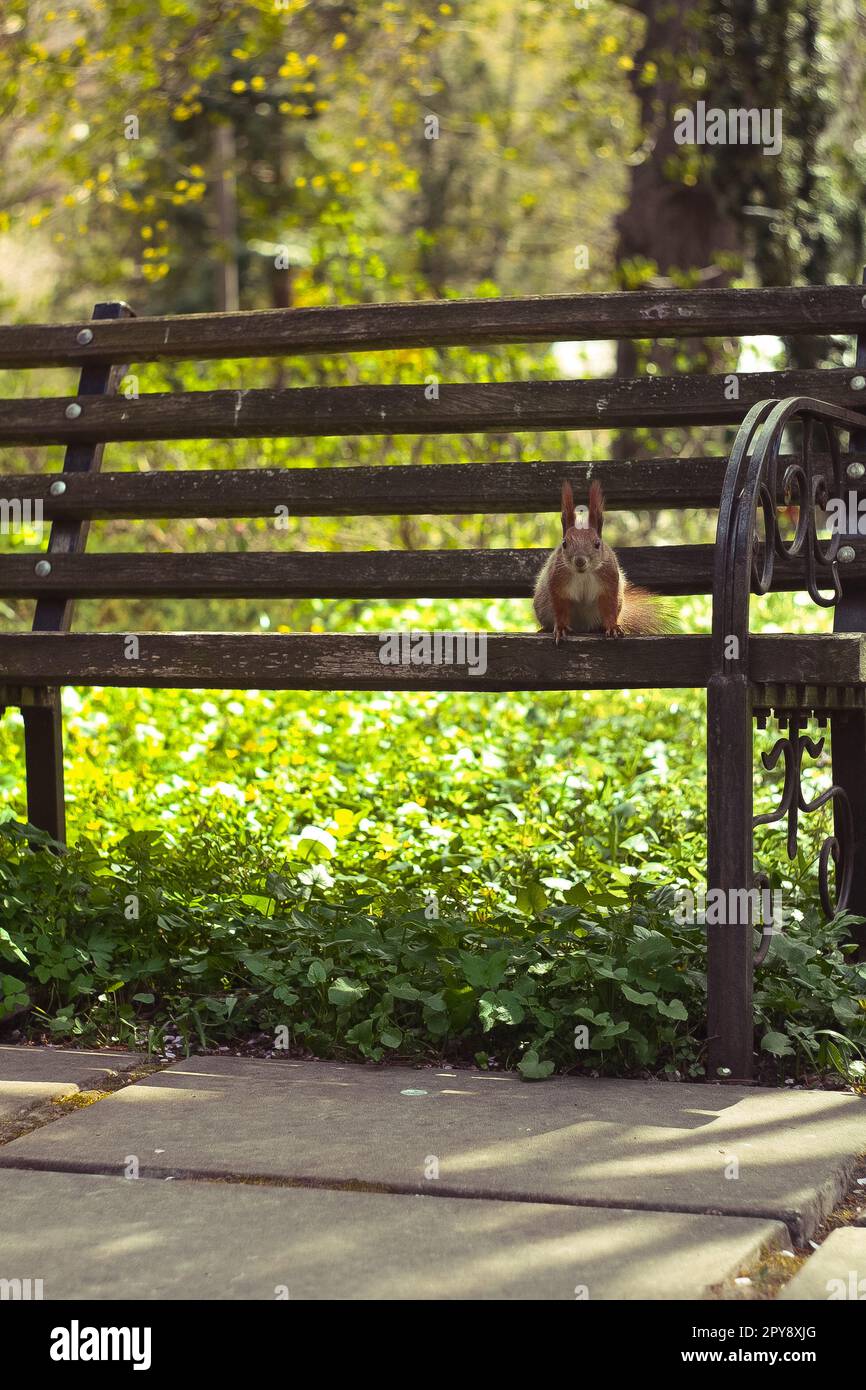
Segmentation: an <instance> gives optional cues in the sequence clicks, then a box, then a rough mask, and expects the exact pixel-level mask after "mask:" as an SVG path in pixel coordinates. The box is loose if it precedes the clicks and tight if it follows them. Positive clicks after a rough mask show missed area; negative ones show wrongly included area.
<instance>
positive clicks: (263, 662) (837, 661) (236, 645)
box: [0, 632, 866, 691]
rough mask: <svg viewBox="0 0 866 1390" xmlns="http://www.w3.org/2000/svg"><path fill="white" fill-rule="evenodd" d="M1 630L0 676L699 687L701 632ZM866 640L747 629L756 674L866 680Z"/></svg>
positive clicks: (151, 681) (279, 686) (704, 668)
mask: <svg viewBox="0 0 866 1390" xmlns="http://www.w3.org/2000/svg"><path fill="white" fill-rule="evenodd" d="M130 635H131V634H124V633H95V634H84V633H13V634H2V635H0V681H2V682H4V683H9V684H14V683H21V684H43V685H44V684H57V685H110V686H125V687H166V688H187V689H220V690H413V689H418V690H424V689H427V690H480V691H483V690H565V689H595V690H607V689H615V690H618V689H637V688H641V689H676V688H678V687H700V686H704V685H706V683H707V680H708V678H709V675H710V670H711V638H710V637H708V636H676V637H643V638H628V637H626V638H620V639H618V640H616V641H609V640H607V639H606V638H604V637H579V638H569V639H567V641H565V642H564V643H562V644H561V645H560V646H559V647H557V646H556V645H555V644H554V642H553V640H552V639H551V637H550V636H549V635H547V634H542V635H531V636H530V635H524V634H518V633H509V634H504V635H503V634H498V635H493V634H491V635H489V636H488V635H487V634H480V635H482V636H486V638H487V640H486V643H485V645H484V647H482V648H480V649H477V650H476V651H475V652H472V651H470V657H472V656H475V655H477V656H478V657H479V658H481V659H482V660H483V664H484V670H483V673H482V670H481V666H480V664H479V663H478V662H477V661H472V663H471V664H472V665H474V666H475V668H476V670H477V674H472V673H471V671H470V670H469V669H468V665H467V663H466V662H465V661H464V662H463V663H462V664H457V663H453V664H447V663H443V664H440V665H431V664H429V663H428V664H424V665H414V664H407V665H386V664H383V663H382V661H381V659H380V656H381V653H382V641H381V640H380V637H379V635H374V634H369V635H368V634H363V635H346V636H343V635H336V634H334V635H332V634H327V635H319V634H315V635H314V634H308V633H287V634H278V635H272V634H270V633H253V634H251V633H223V632H182V633H169V634H166V633H152V632H144V633H140V634H132V635H135V636H136V637H137V640H138V655H137V657H131V656H130V655H129V653H130V651H131V650H134V648H133V647H132V644H131V643H130V640H129V638H130ZM864 646H866V639H864V638H862V637H860V636H859V635H857V634H853V633H832V634H830V633H828V634H821V635H819V636H788V635H780V636H771V637H763V636H759V637H754V638H753V639H752V643H751V645H750V661H751V666H752V675H753V678H754V679H755V680H756V681H761V682H782V681H786V680H787V681H790V680H791V678H792V676H793V677H794V678H795V679H798V680H802V681H804V682H807V683H815V684H822V685H861V684H863V682H864V681H866V649H864Z"/></svg>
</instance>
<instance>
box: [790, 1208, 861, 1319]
mask: <svg viewBox="0 0 866 1390" xmlns="http://www.w3.org/2000/svg"><path fill="white" fill-rule="evenodd" d="M779 1297H780V1298H783V1299H793V1300H796V1299H822V1300H824V1299H826V1300H835V1301H837V1302H844V1301H847V1300H851V1299H853V1300H854V1301H855V1302H861V1301H863V1300H864V1299H866V1231H864V1230H861V1229H860V1228H859V1227H857V1226H850V1227H847V1228H844V1229H841V1230H838V1231H832V1232H831V1233H830V1235H829V1237H828V1238H827V1240H826V1241H825V1242H824V1244H823V1245H822V1246H821V1247H820V1249H819V1250H817V1251H816V1252H815V1254H814V1255H813V1256H812V1258H811V1259H810V1260H807V1261H806V1263H805V1264H804V1265H803V1267H802V1269H801V1270H800V1271H799V1273H798V1274H797V1275H796V1276H795V1277H794V1278H793V1279H792V1280H791V1282H790V1284H789V1285H788V1286H787V1288H785V1289H783V1290H782V1292H781V1294H780V1295H779Z"/></svg>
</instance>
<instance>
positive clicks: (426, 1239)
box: [0, 1170, 784, 1302]
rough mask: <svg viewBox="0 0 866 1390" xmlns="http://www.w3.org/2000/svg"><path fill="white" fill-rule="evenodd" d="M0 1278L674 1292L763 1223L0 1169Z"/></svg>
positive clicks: (60, 1287) (137, 1292)
mask: <svg viewBox="0 0 866 1390" xmlns="http://www.w3.org/2000/svg"><path fill="white" fill-rule="evenodd" d="M0 1210H2V1212H3V1220H2V1233H0V1277H3V1276H5V1277H7V1278H9V1277H12V1276H14V1275H17V1276H18V1277H29V1278H37V1277H39V1278H42V1279H43V1295H44V1297H45V1298H46V1299H58V1298H61V1299H63V1298H71V1299H88V1298H94V1299H113V1298H135V1299H151V1298H152V1299H174V1298H180V1299H233V1298H258V1299H274V1298H280V1297H283V1298H285V1297H289V1298H293V1299H297V1298H301V1299H435V1300H442V1301H447V1300H452V1299H473V1300H475V1299H549V1300H569V1301H572V1302H573V1301H574V1300H575V1299H577V1298H579V1299H591V1300H592V1299H647V1298H651V1299H659V1298H667V1299H686V1298H694V1297H695V1296H696V1295H697V1294H700V1293H702V1292H703V1290H704V1288H705V1287H706V1286H707V1285H708V1284H712V1283H713V1282H714V1281H715V1280H717V1279H718V1278H719V1276H720V1273H722V1274H724V1273H727V1272H729V1271H732V1270H734V1269H736V1268H738V1267H739V1266H740V1265H741V1264H742V1263H743V1262H744V1261H748V1260H749V1259H751V1258H752V1257H753V1256H754V1255H757V1253H758V1252H759V1251H760V1250H761V1249H762V1248H764V1247H766V1246H767V1245H771V1246H772V1245H776V1244H778V1243H779V1241H780V1240H782V1239H783V1237H784V1228H783V1227H782V1226H780V1225H779V1224H778V1223H777V1222H773V1221H757V1220H749V1219H744V1218H741V1217H739V1218H726V1217H718V1216H716V1217H713V1216H680V1215H673V1214H669V1213H666V1212H632V1211H607V1210H605V1209H604V1208H597V1207H591V1208H587V1207H563V1206H553V1205H547V1204H543V1203H534V1202H498V1201H480V1202H478V1201H467V1200H461V1199H460V1198H457V1197H439V1198H435V1199H434V1198H429V1197H409V1196H396V1195H392V1194H383V1193H369V1192H340V1191H324V1190H321V1189H318V1190H316V1189H313V1190H310V1189H306V1190H303V1189H301V1188H275V1187H256V1186H243V1185H240V1184H238V1185H235V1184H231V1185H229V1184H226V1183H220V1182H182V1181H181V1182H179V1181H170V1182H166V1181H165V1180H162V1181H154V1180H153V1179H146V1178H142V1179H139V1180H138V1181H133V1180H130V1179H124V1178H107V1177H93V1176H86V1175H84V1174H79V1173H33V1172H20V1171H19V1172H14V1171H12V1170H8V1171H5V1172H2V1173H0Z"/></svg>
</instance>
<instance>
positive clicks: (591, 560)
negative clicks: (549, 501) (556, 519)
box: [560, 526, 605, 574]
mask: <svg viewBox="0 0 866 1390" xmlns="http://www.w3.org/2000/svg"><path fill="white" fill-rule="evenodd" d="M560 548H561V550H562V554H563V556H564V557H565V559H566V560H567V561H568V563H569V564H570V565H571V567H572V569H573V570H575V572H576V573H577V574H585V573H586V572H587V571H592V570H597V569H600V568H601V566H602V565H603V564H604V558H605V556H604V552H605V547H604V545H603V543H602V539H601V536H600V535H599V534H598V532H597V531H594V530H593V528H592V527H591V526H582V527H577V526H569V528H568V530H567V531H566V533H565V535H564V537H563V539H562V545H561V547H560Z"/></svg>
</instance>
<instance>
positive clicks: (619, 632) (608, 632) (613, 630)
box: [604, 623, 625, 637]
mask: <svg viewBox="0 0 866 1390" xmlns="http://www.w3.org/2000/svg"><path fill="white" fill-rule="evenodd" d="M604 635H605V637H624V636H625V633H624V631H623V629H622V628H621V627H620V625H619V623H614V625H613V627H606V628H605V630H604Z"/></svg>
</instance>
